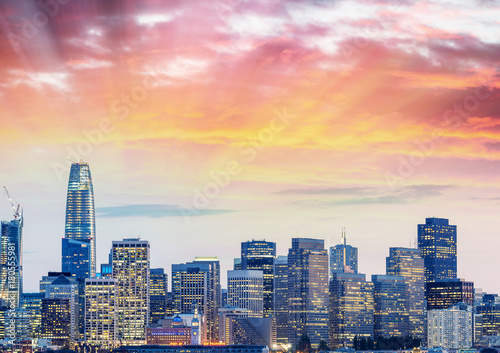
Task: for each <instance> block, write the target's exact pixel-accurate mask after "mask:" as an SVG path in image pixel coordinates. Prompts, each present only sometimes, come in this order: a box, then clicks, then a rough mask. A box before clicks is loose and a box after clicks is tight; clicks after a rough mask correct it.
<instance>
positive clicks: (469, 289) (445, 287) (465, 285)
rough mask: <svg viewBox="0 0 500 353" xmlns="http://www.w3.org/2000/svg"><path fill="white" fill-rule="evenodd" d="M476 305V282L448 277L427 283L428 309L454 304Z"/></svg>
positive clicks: (446, 307)
mask: <svg viewBox="0 0 500 353" xmlns="http://www.w3.org/2000/svg"><path fill="white" fill-rule="evenodd" d="M457 303H465V304H467V305H471V306H474V283H473V282H468V281H465V280H464V279H447V280H440V281H436V282H429V283H427V310H436V309H448V308H449V307H451V306H452V305H454V304H457Z"/></svg>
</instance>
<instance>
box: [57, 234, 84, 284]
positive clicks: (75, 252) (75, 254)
mask: <svg viewBox="0 0 500 353" xmlns="http://www.w3.org/2000/svg"><path fill="white" fill-rule="evenodd" d="M61 253H62V271H63V272H70V273H72V274H74V275H75V276H76V277H77V278H80V279H82V280H84V279H85V278H90V273H91V268H90V265H91V264H90V258H91V239H90V238H89V239H71V238H63V239H62V252H61Z"/></svg>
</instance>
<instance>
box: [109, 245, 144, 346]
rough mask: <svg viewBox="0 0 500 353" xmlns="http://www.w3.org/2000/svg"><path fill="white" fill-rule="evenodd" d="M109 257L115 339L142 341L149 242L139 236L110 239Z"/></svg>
mask: <svg viewBox="0 0 500 353" xmlns="http://www.w3.org/2000/svg"><path fill="white" fill-rule="evenodd" d="M112 261H113V278H115V279H116V280H117V283H116V285H117V289H116V295H117V297H116V304H117V306H118V310H117V316H118V339H119V340H120V341H131V342H134V341H135V343H138V342H139V341H144V340H145V339H146V326H147V325H148V323H149V242H148V241H146V240H139V238H131V239H123V240H122V241H113V243H112Z"/></svg>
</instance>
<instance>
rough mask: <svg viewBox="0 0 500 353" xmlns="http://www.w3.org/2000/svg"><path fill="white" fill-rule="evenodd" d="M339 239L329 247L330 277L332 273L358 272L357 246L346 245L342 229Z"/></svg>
mask: <svg viewBox="0 0 500 353" xmlns="http://www.w3.org/2000/svg"><path fill="white" fill-rule="evenodd" d="M341 241H342V243H341V244H338V245H335V246H332V247H331V248H330V277H332V276H333V274H334V273H358V248H355V247H353V246H351V245H347V240H346V235H345V230H344V229H342V240H341Z"/></svg>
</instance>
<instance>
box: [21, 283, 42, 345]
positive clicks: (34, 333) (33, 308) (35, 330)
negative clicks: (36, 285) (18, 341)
mask: <svg viewBox="0 0 500 353" xmlns="http://www.w3.org/2000/svg"><path fill="white" fill-rule="evenodd" d="M43 298H45V293H23V294H22V295H21V301H20V304H19V307H20V308H21V309H24V310H26V311H27V312H28V313H29V316H30V319H29V322H30V335H29V337H30V338H32V339H38V338H40V334H41V331H40V327H41V325H42V299H43Z"/></svg>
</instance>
